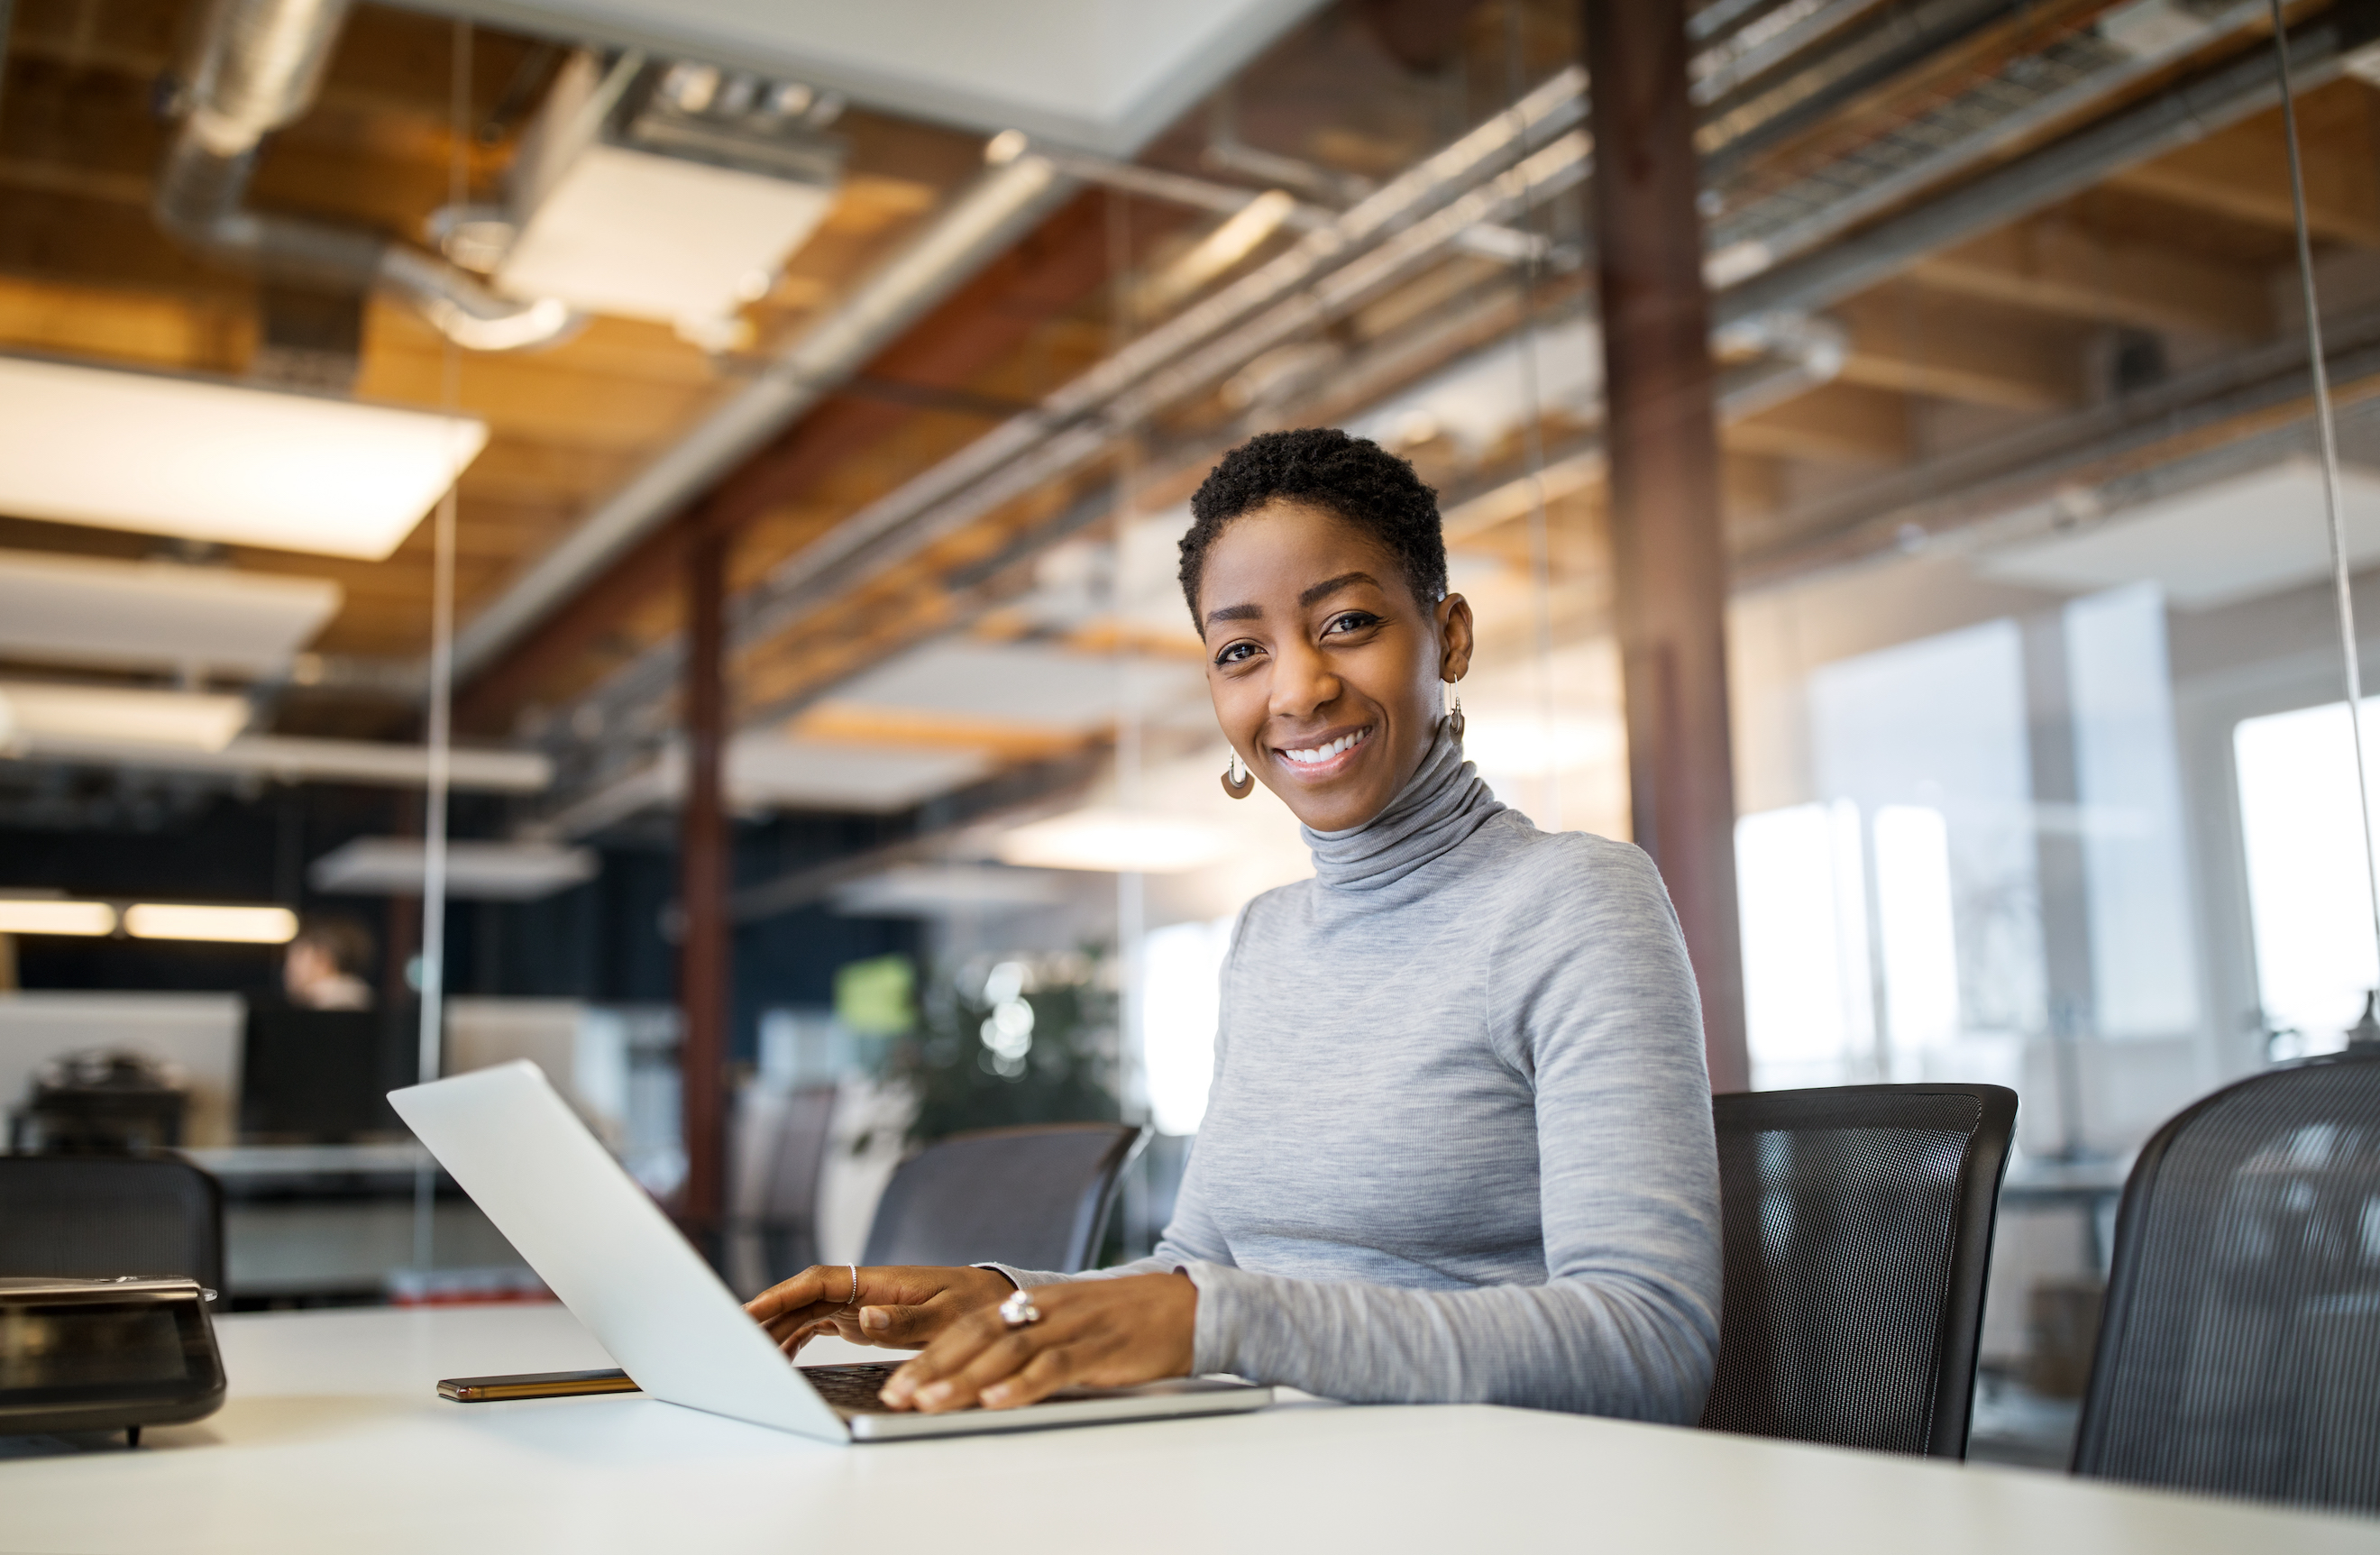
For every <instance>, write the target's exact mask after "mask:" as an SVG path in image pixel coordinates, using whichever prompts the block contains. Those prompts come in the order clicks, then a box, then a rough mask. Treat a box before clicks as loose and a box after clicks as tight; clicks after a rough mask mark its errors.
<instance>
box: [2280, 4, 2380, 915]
mask: <svg viewBox="0 0 2380 1555" xmlns="http://www.w3.org/2000/svg"><path fill="white" fill-rule="evenodd" d="M2269 4H2270V6H2271V9H2272V16H2273V60H2274V64H2275V67H2277V69H2278V71H2279V73H2280V81H2281V129H2282V138H2283V139H2284V140H2286V141H2287V142H2288V144H2289V205H2290V209H2291V211H2292V212H2293V213H2295V216H2296V221H2297V245H2298V289H2299V291H2300V293H2301V296H2302V300H2303V302H2304V305H2305V319H2306V365H2307V369H2308V371H2309V373H2310V375H2311V376H2312V378H2313V413H2314V424H2315V426H2316V428H2317V429H2318V430H2319V431H2320V434H2321V437H2322V493H2323V504H2324V506H2325V509H2326V510H2327V514H2328V516H2329V521H2330V575H2331V586H2332V588H2333V589H2335V590H2336V591H2337V594H2338V656H2339V660H2340V663H2341V667H2342V668H2343V669H2344V670H2345V671H2346V677H2347V726H2348V731H2349V734H2348V737H2349V738H2350V740H2352V741H2353V742H2354V745H2355V795H2356V799H2357V801H2358V802H2357V805H2356V809H2357V813H2358V814H2359V815H2360V816H2361V818H2362V822H2363V883H2364V887H2365V890H2366V891H2367V892H2368V893H2369V895H2368V898H2367V900H2368V902H2369V904H2370V906H2371V909H2372V944H2373V952H2374V955H2375V957H2380V855H2376V854H2375V852H2374V846H2373V835H2372V776H2371V773H2370V771H2368V770H2367V765H2368V764H2367V762H2366V761H2365V759H2364V754H2363V668H2362V664H2361V662H2359V661H2358V659H2357V656H2356V645H2355V594H2354V590H2353V589H2352V588H2351V587H2350V579H2349V574H2348V568H2347V515H2346V510H2345V508H2344V506H2343V505H2342V504H2341V501H2340V491H2339V477H2338V419H2337V417H2336V416H2335V415H2334V414H2333V413H2332V410H2331V403H2330V367H2329V363H2328V362H2327V361H2326V360H2325V354H2324V351H2323V345H2322V309H2321V307H2320V305H2319V302H2318V300H2317V297H2316V292H2315V287H2314V279H2313V236H2312V235H2311V234H2310V233H2309V232H2308V230H2307V228H2306V192H2305V158H2304V152H2302V150H2301V148H2300V147H2299V144H2298V108H2297V93H2296V91H2295V89H2294V85H2293V83H2292V81H2291V79H2290V73H2289V32H2288V30H2286V29H2285V28H2284V27H2283V26H2282V23H2281V0H2269Z"/></svg>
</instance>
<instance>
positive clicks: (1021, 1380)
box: [883, 1274, 1198, 1415]
mask: <svg viewBox="0 0 2380 1555" xmlns="http://www.w3.org/2000/svg"><path fill="white" fill-rule="evenodd" d="M1026 1294H1027V1295H1028V1296H1029V1297H1030V1298H1031V1300H1032V1302H1033V1304H1034V1305H1035V1306H1038V1307H1039V1308H1040V1309H1041V1320H1040V1321H1039V1322H1038V1323H1032V1324H1028V1325H1027V1326H1026V1327H1024V1328H1021V1329H1012V1328H1010V1327H1009V1326H1008V1325H1007V1324H1006V1323H1005V1322H1004V1321H1003V1320H1002V1318H1001V1316H1000V1313H999V1311H998V1309H997V1308H992V1309H989V1310H977V1311H975V1312H970V1313H968V1314H967V1315H966V1316H965V1317H963V1318H959V1319H957V1320H956V1321H955V1322H953V1323H952V1324H951V1326H950V1327H949V1328H947V1329H945V1330H943V1331H942V1332H941V1335H940V1336H939V1337H937V1338H936V1339H935V1340H934V1342H932V1343H930V1344H929V1345H927V1346H926V1348H925V1349H924V1350H922V1351H920V1352H918V1353H917V1355H915V1356H913V1357H911V1358H910V1359H909V1361H908V1362H907V1363H906V1364H905V1365H904V1366H903V1367H901V1369H900V1370H898V1371H896V1372H894V1373H893V1374H892V1379H891V1380H890V1381H888V1382H886V1383H885V1384H884V1393H883V1398H884V1402H885V1403H887V1404H890V1405H891V1406H892V1407H893V1408H894V1409H916V1410H918V1411H921V1412H923V1413H925V1414H929V1415H941V1414H946V1413H948V1412H949V1411H951V1410H953V1409H965V1408H966V1407H967V1406H968V1405H969V1404H973V1403H980V1404H981V1405H983V1407H984V1408H986V1409H1014V1408H1016V1407H1017V1406H1019V1405H1020V1404H1027V1403H1034V1402H1036V1401H1037V1400H1039V1399H1042V1398H1046V1397H1048V1396H1049V1395H1050V1393H1052V1392H1054V1391H1057V1390H1058V1389H1060V1388H1074V1387H1082V1388H1128V1387H1131V1386H1132V1385H1134V1384H1135V1383H1138V1382H1154V1381H1156V1380H1157V1379H1160V1378H1163V1377H1186V1376H1187V1375H1189V1372H1190V1358H1191V1354H1192V1343H1193V1335H1194V1333H1195V1331H1196V1324H1197V1319H1198V1287H1197V1286H1196V1285H1194V1284H1192V1283H1191V1282H1190V1277H1189V1276H1188V1275H1186V1274H1134V1275H1127V1276H1125V1277H1124V1278H1123V1279H1120V1280H1076V1281H1070V1282H1066V1283H1064V1284H1058V1285H1036V1286H1034V1287H1033V1288H1032V1289H1031V1290H1030V1291H1028V1292H1026Z"/></svg>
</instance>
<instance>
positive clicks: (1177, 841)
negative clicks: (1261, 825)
mask: <svg viewBox="0 0 2380 1555" xmlns="http://www.w3.org/2000/svg"><path fill="white" fill-rule="evenodd" d="M994 845H995V848H996V850H997V851H998V853H999V855H1000V858H1001V861H1002V863H1005V864H1022V865H1027V866H1031V867H1036V868H1039V869H1103V870H1107V871H1109V872H1111V873H1116V874H1122V873H1124V872H1127V871H1131V872H1136V873H1140V874H1147V875H1172V874H1180V873H1182V872H1183V871H1184V870H1187V869H1197V868H1198V867H1199V866H1201V865H1204V864H1212V863H1214V862H1215V861H1216V860H1217V859H1219V858H1221V857H1222V856H1224V854H1225V853H1227V852H1228V851H1230V848H1231V839H1230V838H1229V837H1228V836H1226V835H1225V834H1224V833H1223V832H1221V831H1220V829H1218V828H1216V827H1213V826H1209V825H1207V824H1206V823H1204V822H1202V821H1196V820H1177V819H1174V818H1172V817H1170V816H1160V815H1135V814H1131V813H1128V812H1125V811H1123V810H1076V811H1075V813H1074V814H1072V815H1060V816H1052V817H1051V818H1050V819H1049V820H1037V821H1034V822H1033V823H1032V824H1030V825H1026V826H1019V827H1017V828H1016V829H1015V830H1014V831H1012V832H1008V833H1006V834H1005V835H1004V836H1002V838H1001V839H1000V841H999V842H998V843H997V844H994Z"/></svg>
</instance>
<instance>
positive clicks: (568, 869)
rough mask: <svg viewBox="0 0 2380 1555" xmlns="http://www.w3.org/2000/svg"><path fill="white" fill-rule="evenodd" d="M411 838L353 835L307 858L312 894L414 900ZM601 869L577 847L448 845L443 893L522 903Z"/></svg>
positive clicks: (418, 861)
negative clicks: (308, 860) (354, 837)
mask: <svg viewBox="0 0 2380 1555" xmlns="http://www.w3.org/2000/svg"><path fill="white" fill-rule="evenodd" d="M427 868H428V861H427V849H426V848H425V847H424V846H423V844H422V842H421V839H420V838H419V837H358V838H356V839H355V840H354V841H353V842H350V843H348V844H346V845H345V846H342V847H339V848H336V849H334V850H333V851H332V852H329V853H326V854H324V855H323V856H322V857H320V858H317V859H316V860H314V865H313V868H312V869H309V870H308V871H307V879H308V880H309V881H310V882H311V883H312V885H313V887H314V889H315V890H317V891H321V892H325V893H331V894H334V895H348V896H419V895H420V894H421V887H422V881H423V878H424V876H425V875H426V873H427ZM600 868H601V865H600V863H599V861H598V860H597V858H596V856H595V855H594V854H593V853H592V852H590V851H589V850H588V849H586V848H583V847H563V846H560V845H558V844H553V843H489V842H450V843H448V844H446V893H447V894H448V895H449V896H455V897H462V898H467V899H470V900H476V901H492V902H528V901H534V900H535V899H537V898H538V897H540V896H551V895H553V893H555V892H557V891H562V890H565V889H567V888H568V887H570V886H574V885H577V884H579V883H580V882H582V881H590V880H592V879H594V878H595V876H596V873H597V872H598V870H599V869H600Z"/></svg>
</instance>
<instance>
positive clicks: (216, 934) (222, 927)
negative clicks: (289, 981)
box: [124, 902, 297, 945]
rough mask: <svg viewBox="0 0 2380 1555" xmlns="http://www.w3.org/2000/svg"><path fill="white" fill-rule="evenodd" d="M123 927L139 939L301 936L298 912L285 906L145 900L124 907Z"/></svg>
mask: <svg viewBox="0 0 2380 1555" xmlns="http://www.w3.org/2000/svg"><path fill="white" fill-rule="evenodd" d="M124 931H125V932H126V933H127V934H129V935H131V936H132V937H133V938H134V939H136V940H212V941H215V942H221V943H226V944H243V945H285V944H287V943H288V942H290V941H292V940H294V939H296V938H297V914H296V913H293V912H291V911H290V910H289V909H288V908H286V907H215V906H202V905H197V904H194V903H176V902H142V903H139V904H137V905H133V906H129V907H127V908H125V909H124Z"/></svg>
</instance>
